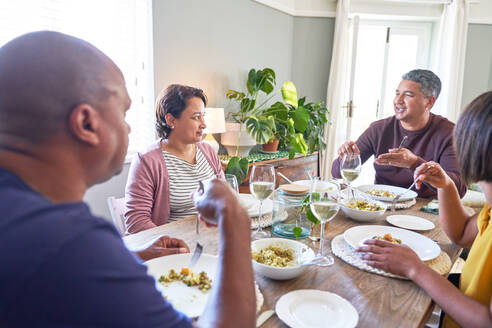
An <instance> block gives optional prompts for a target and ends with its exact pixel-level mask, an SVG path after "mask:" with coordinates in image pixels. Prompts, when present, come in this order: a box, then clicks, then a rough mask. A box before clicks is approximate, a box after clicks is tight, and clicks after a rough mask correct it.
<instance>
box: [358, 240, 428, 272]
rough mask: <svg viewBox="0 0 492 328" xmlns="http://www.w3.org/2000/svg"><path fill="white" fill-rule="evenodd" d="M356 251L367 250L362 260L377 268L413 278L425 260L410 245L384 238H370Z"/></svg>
mask: <svg viewBox="0 0 492 328" xmlns="http://www.w3.org/2000/svg"><path fill="white" fill-rule="evenodd" d="M364 244H365V245H364V246H360V247H358V248H357V249H356V250H355V251H356V252H365V253H367V254H363V255H362V257H361V258H362V260H363V261H364V262H365V263H366V264H368V265H370V266H372V267H375V268H378V269H381V270H384V271H386V272H390V273H393V274H397V275H399V276H403V277H407V278H409V279H412V277H413V276H414V274H415V272H416V271H417V269H418V267H419V266H421V265H425V263H424V262H422V261H421V260H420V258H419V257H418V256H417V254H415V252H414V251H412V250H411V249H410V248H409V247H408V246H405V245H399V244H393V243H390V242H387V241H383V240H377V239H368V240H366V241H364Z"/></svg>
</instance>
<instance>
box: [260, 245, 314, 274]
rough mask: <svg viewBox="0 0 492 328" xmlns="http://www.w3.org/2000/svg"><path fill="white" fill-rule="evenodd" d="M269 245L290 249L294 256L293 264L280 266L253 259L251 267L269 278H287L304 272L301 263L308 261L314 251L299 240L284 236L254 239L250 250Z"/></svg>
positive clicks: (304, 267)
mask: <svg viewBox="0 0 492 328" xmlns="http://www.w3.org/2000/svg"><path fill="white" fill-rule="evenodd" d="M269 246H276V247H279V248H284V249H285V248H289V249H291V250H292V251H293V252H294V256H295V258H294V261H293V262H294V263H296V265H293V266H288V267H285V268H280V267H274V266H271V265H266V264H261V263H258V262H256V261H255V260H253V269H254V270H255V272H257V273H259V274H261V275H263V276H265V277H268V278H271V279H276V280H287V279H292V278H295V277H298V276H300V275H301V274H302V273H303V272H304V270H306V266H303V265H301V264H302V263H308V262H310V261H311V260H312V259H313V258H314V251H313V250H312V249H311V248H309V247H308V246H306V245H304V244H303V243H301V242H298V241H295V240H291V239H284V238H265V239H258V240H255V241H253V242H252V243H251V251H252V252H259V251H260V250H261V249H264V248H267V247H269Z"/></svg>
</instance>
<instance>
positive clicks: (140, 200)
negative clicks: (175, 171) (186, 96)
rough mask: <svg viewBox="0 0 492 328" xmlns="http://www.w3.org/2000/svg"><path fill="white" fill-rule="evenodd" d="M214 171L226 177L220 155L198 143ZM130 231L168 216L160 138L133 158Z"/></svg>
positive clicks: (129, 188)
mask: <svg viewBox="0 0 492 328" xmlns="http://www.w3.org/2000/svg"><path fill="white" fill-rule="evenodd" d="M196 145H197V146H198V148H200V150H201V152H202V153H203V155H204V156H205V158H206V159H207V161H208V162H209V163H210V166H211V167H212V169H213V171H214V172H215V174H218V175H220V176H221V177H222V178H224V173H223V172H222V166H221V164H220V160H219V157H218V156H217V154H216V153H215V152H214V150H213V149H212V147H210V146H209V145H208V144H207V143H204V142H199V143H197V144H196ZM125 202H126V204H125V205H126V209H125V225H126V231H127V234H131V233H136V232H139V231H142V230H147V229H150V228H153V227H156V226H160V225H163V224H165V223H167V220H168V218H169V214H170V209H169V177H168V173H167V168H166V162H165V160H164V156H163V154H162V149H161V144H160V140H159V141H157V142H155V143H154V144H152V145H151V146H150V147H149V149H147V151H146V152H144V153H137V154H136V155H135V157H134V158H133V160H132V164H131V166H130V171H129V173H128V180H127V182H126V188H125Z"/></svg>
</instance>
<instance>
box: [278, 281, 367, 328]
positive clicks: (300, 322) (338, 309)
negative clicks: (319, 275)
mask: <svg viewBox="0 0 492 328" xmlns="http://www.w3.org/2000/svg"><path fill="white" fill-rule="evenodd" d="M275 312H276V313H277V316H278V317H279V318H280V320H282V321H283V322H284V323H285V324H286V325H287V326H289V327H292V328H308V327H309V328H317V327H320V328H321V327H332V328H353V327H355V326H356V325H357V322H358V321H359V314H358V313H357V310H356V309H355V308H354V307H353V306H352V304H350V302H349V301H347V300H346V299H344V298H343V297H340V296H338V295H337V294H333V293H329V292H326V291H322V290H314V289H299V290H295V291H292V292H290V293H287V294H285V295H283V296H282V297H280V298H279V299H278V301H277V304H276V305H275ZM328 323H329V324H328Z"/></svg>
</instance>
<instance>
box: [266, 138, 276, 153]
mask: <svg viewBox="0 0 492 328" xmlns="http://www.w3.org/2000/svg"><path fill="white" fill-rule="evenodd" d="M278 143H279V140H278V139H277V138H275V139H273V141H270V142H267V143H266V144H263V145H262V148H263V151H264V152H265V153H275V152H276V151H277V150H278Z"/></svg>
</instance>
